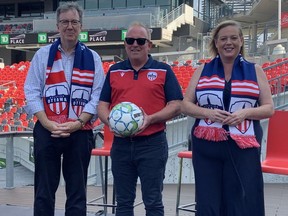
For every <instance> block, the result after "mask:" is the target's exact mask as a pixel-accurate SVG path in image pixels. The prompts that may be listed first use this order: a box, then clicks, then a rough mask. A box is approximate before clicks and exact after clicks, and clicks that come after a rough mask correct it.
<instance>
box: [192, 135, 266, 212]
mask: <svg viewBox="0 0 288 216" xmlns="http://www.w3.org/2000/svg"><path fill="white" fill-rule="evenodd" d="M193 167H194V172H195V186H196V199H197V206H196V209H197V213H196V215H197V216H244V215H245V216H256V215H257V216H264V215H265V207H264V187H263V177H262V171H261V163H260V159H259V152H258V149H257V148H247V149H240V148H239V147H238V146H237V144H236V143H235V141H233V140H232V139H231V138H229V140H228V141H223V142H207V141H205V140H203V139H197V138H195V137H194V136H193Z"/></svg>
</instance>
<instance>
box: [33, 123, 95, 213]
mask: <svg viewBox="0 0 288 216" xmlns="http://www.w3.org/2000/svg"><path fill="white" fill-rule="evenodd" d="M33 136H34V158H35V177H34V179H35V186H34V187H35V189H34V193H35V194H34V196H35V200H34V216H54V210H55V193H56V191H57V188H58V185H59V180H60V172H61V164H62V171H63V177H64V180H65V190H66V195H67V200H66V204H65V216H86V185H87V169H88V166H89V162H90V157H91V150H92V147H93V133H92V131H91V130H85V131H84V130H81V131H76V132H74V133H72V134H71V136H70V137H68V138H53V137H51V133H50V132H49V131H48V130H46V129H45V128H44V127H43V126H42V125H41V124H40V122H39V121H38V122H37V123H36V125H35V127H34V131H33ZM61 161H62V162H61Z"/></svg>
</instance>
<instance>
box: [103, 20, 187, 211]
mask: <svg viewBox="0 0 288 216" xmlns="http://www.w3.org/2000/svg"><path fill="white" fill-rule="evenodd" d="M124 45H125V50H126V53H127V56H128V59H127V60H124V61H122V62H119V63H117V64H115V65H112V66H111V67H110V69H109V71H108V74H107V76H106V80H105V82H104V86H103V89H102V91H101V95H100V102H99V106H98V114H99V117H100V119H101V120H102V121H103V122H104V123H105V124H107V125H109V122H108V116H109V112H110V110H111V108H112V107H113V106H115V105H116V104H118V103H120V102H123V101H130V102H133V103H135V104H136V105H138V106H139V107H141V108H142V110H143V112H144V124H143V126H142V127H141V128H140V131H139V132H138V133H137V134H136V135H134V136H132V137H120V136H118V135H116V134H115V135H114V141H113V145H112V149H111V159H112V173H113V177H114V184H115V189H116V201H117V208H116V216H133V215H134V211H133V205H134V201H135V196H136V185H137V179H138V177H139V179H140V182H141V190H142V199H143V203H144V205H145V209H146V214H145V215H146V216H164V206H163V202H162V190H163V180H164V175H165V166H166V162H167V159H168V144H167V139H166V133H165V122H166V121H167V120H169V119H172V118H173V117H175V116H177V115H179V114H180V102H181V100H182V98H183V96H182V91H181V89H180V86H179V83H178V81H177V79H176V77H175V75H174V73H173V71H172V70H171V67H170V66H169V65H167V64H165V63H162V62H158V61H156V60H154V59H153V58H152V57H151V55H149V51H150V49H151V48H152V42H151V31H150V30H149V29H147V28H146V27H145V26H144V25H142V24H141V23H133V24H132V25H131V26H130V27H129V28H128V30H127V33H126V38H125V41H124ZM104 136H105V135H104Z"/></svg>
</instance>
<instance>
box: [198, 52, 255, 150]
mask: <svg viewBox="0 0 288 216" xmlns="http://www.w3.org/2000/svg"><path fill="white" fill-rule="evenodd" d="M224 87H225V76H224V69H223V65H222V62H221V59H220V58H219V56H217V57H216V58H214V59H213V60H212V61H211V62H210V63H208V64H206V65H205V66H204V68H203V71H202V74H201V77H200V79H199V82H198V85H197V87H196V98H197V102H198V105H199V106H201V107H205V108H209V109H222V110H225V108H224V103H223V90H224ZM258 98H259V86H258V83H257V77H256V71H255V65H254V64H253V63H250V62H247V61H246V60H245V59H244V58H243V57H242V56H241V55H239V56H238V57H237V58H236V60H235V62H234V66H233V71H232V75H231V98H230V104H229V110H228V111H229V112H230V113H233V112H235V111H237V110H240V109H246V108H251V107H255V106H256V105H257V101H258ZM194 135H195V136H196V137H197V138H201V139H206V140H210V141H224V140H228V136H229V135H230V137H231V138H232V139H233V140H234V141H235V142H236V143H237V145H238V146H239V147H240V148H251V147H259V146H260V145H259V143H258V142H257V140H256V137H255V132H254V125H253V120H250V119H245V120H244V121H243V122H242V123H240V124H239V125H237V126H229V130H228V131H227V130H225V129H224V127H223V125H222V124H221V123H219V122H213V121H211V120H210V119H200V120H199V124H198V125H197V126H196V127H195V130H194Z"/></svg>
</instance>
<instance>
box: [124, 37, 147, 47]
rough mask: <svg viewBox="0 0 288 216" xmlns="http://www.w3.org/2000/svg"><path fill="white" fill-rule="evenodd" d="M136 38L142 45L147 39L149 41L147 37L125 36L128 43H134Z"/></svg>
mask: <svg viewBox="0 0 288 216" xmlns="http://www.w3.org/2000/svg"><path fill="white" fill-rule="evenodd" d="M135 40H136V41H137V44H138V45H140V46H143V45H144V44H145V43H146V41H149V40H148V39H146V38H129V37H126V38H125V41H126V43H127V44H128V45H132V44H134V42H135Z"/></svg>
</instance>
